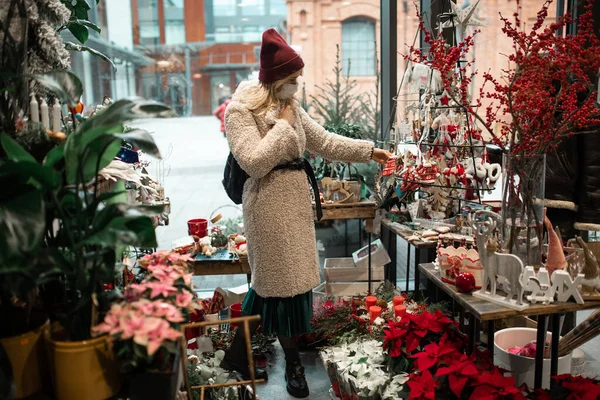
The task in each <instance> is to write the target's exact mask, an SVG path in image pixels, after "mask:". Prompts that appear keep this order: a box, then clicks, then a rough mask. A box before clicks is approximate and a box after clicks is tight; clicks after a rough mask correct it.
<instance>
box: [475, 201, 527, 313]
mask: <svg viewBox="0 0 600 400" xmlns="http://www.w3.org/2000/svg"><path fill="white" fill-rule="evenodd" d="M480 216H488V218H487V220H485V221H484V220H481V219H479V218H478V217H480ZM500 220H501V217H500V215H498V214H496V213H494V212H491V211H487V210H478V211H476V212H475V218H472V217H471V215H469V223H470V225H471V227H472V228H473V232H474V235H475V241H476V242H477V250H478V251H479V259H480V260H481V263H482V264H483V282H482V285H481V292H482V293H485V292H487V287H488V283H489V285H490V291H489V294H490V295H491V296H495V295H496V286H497V277H498V276H502V277H504V278H506V280H507V281H508V284H509V287H506V285H504V286H505V287H504V290H505V291H506V292H507V296H506V298H505V299H504V300H505V301H510V300H512V298H513V297H515V296H517V299H516V301H517V304H518V305H521V304H523V291H522V287H521V282H520V277H521V274H522V273H523V262H522V261H521V259H520V258H519V257H517V256H515V255H514V254H508V253H500V250H501V249H500V245H499V244H498V243H496V242H495V241H494V240H493V238H492V234H493V233H494V231H495V230H496V226H497V225H498V221H500Z"/></svg>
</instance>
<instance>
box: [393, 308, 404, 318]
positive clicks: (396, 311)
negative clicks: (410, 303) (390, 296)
mask: <svg viewBox="0 0 600 400" xmlns="http://www.w3.org/2000/svg"><path fill="white" fill-rule="evenodd" d="M405 314H406V306H403V305H397V306H394V315H395V316H396V318H397V317H400V318H402V317H404V315H405Z"/></svg>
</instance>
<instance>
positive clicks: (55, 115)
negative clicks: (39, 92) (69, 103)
mask: <svg viewBox="0 0 600 400" xmlns="http://www.w3.org/2000/svg"><path fill="white" fill-rule="evenodd" d="M60 119H61V118H60V103H59V102H58V99H54V106H52V132H60V131H61V123H60Z"/></svg>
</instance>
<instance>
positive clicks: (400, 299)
mask: <svg viewBox="0 0 600 400" xmlns="http://www.w3.org/2000/svg"><path fill="white" fill-rule="evenodd" d="M400 304H404V297H403V296H394V306H399V305H400Z"/></svg>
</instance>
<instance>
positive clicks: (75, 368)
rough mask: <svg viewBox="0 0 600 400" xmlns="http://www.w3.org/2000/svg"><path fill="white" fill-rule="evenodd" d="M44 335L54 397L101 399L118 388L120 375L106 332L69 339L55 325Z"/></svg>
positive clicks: (64, 398) (119, 386) (107, 396)
mask: <svg viewBox="0 0 600 400" xmlns="http://www.w3.org/2000/svg"><path fill="white" fill-rule="evenodd" d="M45 337H46V343H47V346H48V357H49V359H50V370H51V371H53V377H52V378H53V383H54V394H55V396H56V399H57V400H81V399H87V400H104V399H107V398H111V397H113V396H115V395H116V394H117V393H118V392H119V390H120V389H121V375H120V373H119V365H118V363H117V360H116V358H115V357H114V354H113V352H112V350H111V349H110V348H109V345H108V336H101V337H98V338H94V339H90V340H83V341H80V342H69V341H64V340H61V339H64V338H65V332H64V330H60V329H59V330H57V331H55V332H54V333H52V335H51V334H50V332H49V331H47V332H46V335H45Z"/></svg>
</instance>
